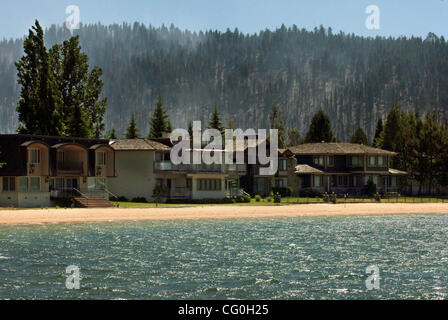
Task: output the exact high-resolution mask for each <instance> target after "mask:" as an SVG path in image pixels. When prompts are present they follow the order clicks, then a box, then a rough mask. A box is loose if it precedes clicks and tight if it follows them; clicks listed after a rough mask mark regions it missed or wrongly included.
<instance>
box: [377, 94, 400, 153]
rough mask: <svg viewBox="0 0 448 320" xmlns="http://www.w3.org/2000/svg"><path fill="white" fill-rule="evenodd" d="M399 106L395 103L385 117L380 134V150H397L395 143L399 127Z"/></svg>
mask: <svg viewBox="0 0 448 320" xmlns="http://www.w3.org/2000/svg"><path fill="white" fill-rule="evenodd" d="M401 120H402V119H401V112H400V106H399V104H398V103H397V102H395V103H394V106H393V107H392V109H391V110H390V111H389V113H388V114H387V117H386V124H385V125H384V129H383V131H382V133H381V148H382V149H385V150H389V151H396V150H397V143H398V138H399V134H400V126H401Z"/></svg>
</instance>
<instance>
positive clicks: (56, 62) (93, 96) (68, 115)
mask: <svg viewBox="0 0 448 320" xmlns="http://www.w3.org/2000/svg"><path fill="white" fill-rule="evenodd" d="M24 49H25V55H24V56H23V57H22V58H21V59H20V61H18V62H17V63H16V66H17V70H18V80H17V81H18V83H19V85H21V87H22V89H21V90H22V91H21V98H20V99H19V103H18V107H17V112H18V113H19V121H20V127H19V131H20V132H22V133H31V134H45V135H61V136H74V137H84V138H87V137H97V138H99V137H100V136H101V133H102V131H103V130H104V121H103V118H104V113H105V111H106V105H107V100H106V99H101V100H100V95H101V91H102V88H103V82H102V81H101V80H100V77H101V75H102V71H101V69H100V68H98V67H94V68H93V69H92V71H91V72H89V64H88V57H87V55H86V54H84V53H82V52H81V47H80V45H79V38H78V37H72V38H70V39H69V40H67V41H64V43H63V44H62V45H54V46H53V47H52V48H51V49H50V50H48V51H47V49H46V47H45V44H44V36H43V30H42V28H41V26H40V25H39V22H38V21H36V25H35V26H34V27H32V30H30V32H29V35H28V38H27V39H26V40H25V42H24Z"/></svg>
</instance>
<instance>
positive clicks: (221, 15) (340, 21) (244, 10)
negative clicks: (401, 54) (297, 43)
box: [0, 0, 448, 39]
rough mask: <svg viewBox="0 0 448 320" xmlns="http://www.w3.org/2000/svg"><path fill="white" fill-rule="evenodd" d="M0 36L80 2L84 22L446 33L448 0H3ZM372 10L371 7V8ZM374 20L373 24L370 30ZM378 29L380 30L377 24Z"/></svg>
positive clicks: (51, 18) (48, 20)
mask: <svg viewBox="0 0 448 320" xmlns="http://www.w3.org/2000/svg"><path fill="white" fill-rule="evenodd" d="M2 2H3V3H2V4H1V11H0V39H10V38H17V37H22V36H24V35H26V34H27V30H28V29H29V28H30V26H31V25H33V24H34V20H35V19H38V20H39V21H40V23H41V25H43V26H44V27H49V26H51V25H52V24H63V23H64V22H65V20H66V19H67V17H68V16H69V14H66V8H67V7H68V6H70V5H76V6H78V8H79V10H80V22H81V23H83V24H89V23H96V22H101V23H102V24H105V25H108V24H112V23H122V22H128V23H133V22H135V21H138V22H142V23H144V24H146V25H148V24H152V25H154V26H161V25H162V24H165V25H167V26H169V25H170V24H171V23H172V24H174V25H175V26H177V27H179V28H181V29H188V30H192V31H199V30H210V29H213V30H221V31H225V30H226V29H227V28H230V29H231V30H233V29H235V28H238V29H239V30H240V31H241V32H244V33H256V32H259V31H260V30H264V29H266V28H269V29H271V30H272V29H275V28H277V27H280V26H281V25H282V24H285V25H286V26H287V27H288V26H292V25H293V24H295V25H297V26H298V27H299V28H306V29H309V30H311V29H313V28H314V27H318V26H320V25H323V26H324V27H331V28H332V29H333V32H334V33H335V32H339V31H341V30H342V31H344V32H346V33H355V34H357V35H362V36H377V35H380V36H394V37H399V36H408V37H409V36H421V37H426V35H427V34H428V33H429V32H433V33H435V34H436V35H438V36H440V35H443V36H444V37H445V38H447V37H448V0H219V1H218V0H127V1H124V0H13V1H8V0H2ZM370 5H374V6H376V7H377V8H378V9H379V25H375V22H376V21H378V20H375V19H374V20H369V21H371V22H372V23H371V24H370V29H369V28H367V27H366V20H367V19H368V17H369V16H370V15H371V14H367V13H366V8H367V7H368V6H370ZM370 13H372V12H370ZM372 25H373V26H375V28H374V29H372ZM378 28H379V29H378Z"/></svg>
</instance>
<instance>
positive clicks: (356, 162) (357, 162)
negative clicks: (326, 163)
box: [349, 156, 363, 167]
mask: <svg viewBox="0 0 448 320" xmlns="http://www.w3.org/2000/svg"><path fill="white" fill-rule="evenodd" d="M362 160H363V158H362V157H358V156H352V157H350V158H349V166H350V167H362V166H363V164H362Z"/></svg>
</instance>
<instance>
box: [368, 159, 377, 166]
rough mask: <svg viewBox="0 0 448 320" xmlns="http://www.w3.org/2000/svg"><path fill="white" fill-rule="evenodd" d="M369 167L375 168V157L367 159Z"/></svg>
mask: <svg viewBox="0 0 448 320" xmlns="http://www.w3.org/2000/svg"><path fill="white" fill-rule="evenodd" d="M369 166H371V167H375V166H376V157H369Z"/></svg>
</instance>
